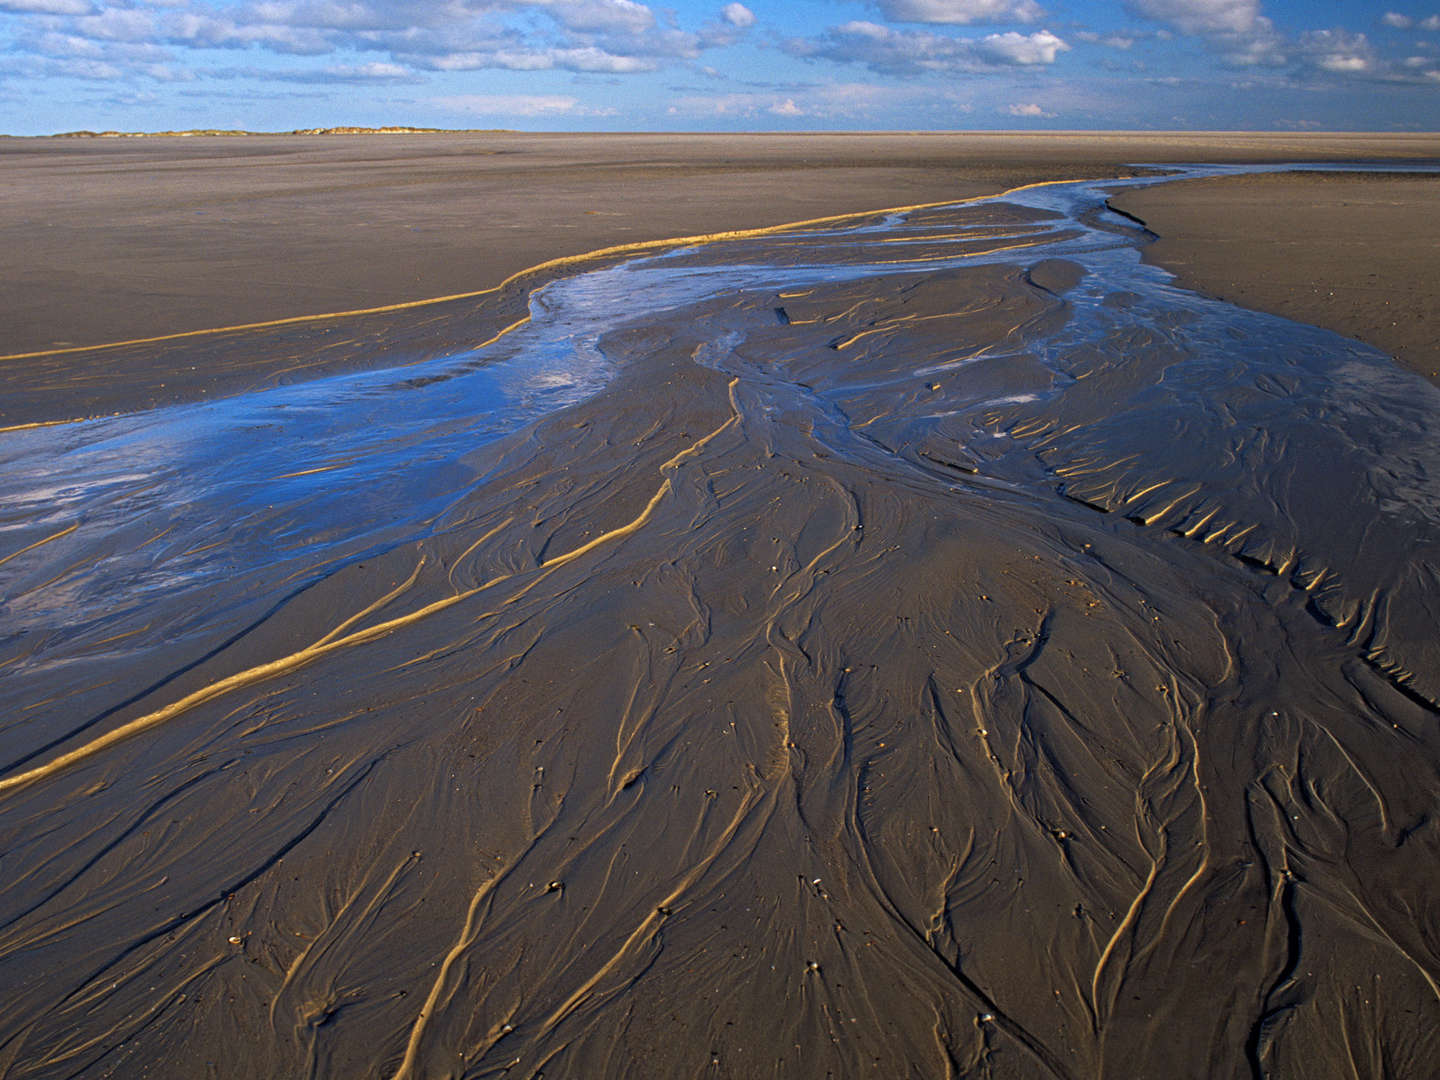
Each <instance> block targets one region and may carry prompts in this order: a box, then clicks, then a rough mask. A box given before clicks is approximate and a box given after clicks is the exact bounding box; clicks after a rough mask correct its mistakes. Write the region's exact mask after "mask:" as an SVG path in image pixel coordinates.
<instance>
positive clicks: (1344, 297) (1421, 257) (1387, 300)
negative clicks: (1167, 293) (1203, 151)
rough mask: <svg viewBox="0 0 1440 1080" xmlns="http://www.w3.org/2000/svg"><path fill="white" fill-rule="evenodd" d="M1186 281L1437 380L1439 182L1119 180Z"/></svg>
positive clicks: (1130, 209)
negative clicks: (1136, 183)
mask: <svg viewBox="0 0 1440 1080" xmlns="http://www.w3.org/2000/svg"><path fill="white" fill-rule="evenodd" d="M1114 205H1115V206H1116V207H1117V208H1119V209H1121V210H1124V211H1125V212H1126V213H1129V214H1133V215H1134V216H1135V217H1137V218H1139V219H1141V220H1143V221H1144V222H1145V223H1146V224H1147V225H1148V226H1149V227H1150V228H1151V229H1153V230H1154V231H1155V232H1156V233H1158V234H1159V239H1158V240H1157V241H1156V242H1155V243H1154V244H1153V245H1152V246H1150V247H1149V248H1147V249H1146V251H1145V257H1146V258H1147V259H1150V260H1152V261H1154V262H1155V263H1156V264H1158V265H1160V266H1163V267H1165V268H1166V269H1167V270H1170V271H1172V272H1174V273H1175V274H1178V275H1179V278H1180V281H1181V282H1182V283H1183V284H1184V285H1185V286H1186V287H1187V288H1191V289H1198V290H1201V291H1203V292H1206V293H1208V294H1210V295H1212V296H1217V297H1220V298H1221V299H1224V300H1228V301H1230V302H1231V303H1235V304H1244V305H1245V306H1246V307H1252V308H1257V309H1259V310H1261V311H1271V312H1275V313H1276V314H1279V315H1284V316H1285V317H1286V318H1289V319H1294V320H1295V321H1297V322H1304V323H1312V324H1314V325H1316V326H1325V327H1329V328H1330V329H1332V330H1335V331H1338V332H1339V333H1342V334H1345V335H1347V336H1349V337H1353V338H1358V339H1360V340H1361V341H1368V342H1369V343H1370V344H1372V345H1375V346H1377V347H1378V348H1381V349H1384V350H1385V351H1386V352H1388V353H1390V354H1391V355H1392V356H1394V357H1396V358H1397V359H1399V360H1400V361H1402V362H1403V363H1405V364H1407V365H1409V366H1410V367H1411V368H1413V369H1414V370H1415V371H1418V372H1419V373H1420V374H1422V375H1424V376H1426V377H1427V378H1429V379H1430V380H1431V381H1432V382H1437V381H1440V290H1437V289H1436V287H1435V282H1437V281H1440V182H1437V180H1436V179H1435V178H1434V177H1415V176H1406V175H1404V174H1386V175H1369V176H1357V175H1353V174H1348V175H1347V174H1344V173H1281V174H1273V175H1266V176H1243V177H1227V178H1224V179H1218V180H1195V181H1187V182H1185V183H1180V184H1173V185H1167V186H1163V187H1155V188H1149V189H1146V190H1145V191H1131V192H1125V193H1123V194H1121V195H1119V196H1117V198H1116V199H1115V203H1114Z"/></svg>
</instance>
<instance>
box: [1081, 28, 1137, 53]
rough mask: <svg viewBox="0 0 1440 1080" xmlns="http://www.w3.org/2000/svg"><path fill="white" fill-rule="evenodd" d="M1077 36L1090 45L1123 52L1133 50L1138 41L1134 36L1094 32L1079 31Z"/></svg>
mask: <svg viewBox="0 0 1440 1080" xmlns="http://www.w3.org/2000/svg"><path fill="white" fill-rule="evenodd" d="M1075 36H1076V37H1077V38H1078V39H1080V40H1081V41H1084V42H1086V43H1088V44H1090V45H1104V46H1105V47H1106V48H1107V49H1122V50H1123V49H1130V48H1133V47H1134V45H1135V42H1136V41H1137V40H1138V39H1137V38H1136V37H1135V35H1134V34H1097V33H1095V32H1094V31H1093V30H1077V31H1076V32H1075Z"/></svg>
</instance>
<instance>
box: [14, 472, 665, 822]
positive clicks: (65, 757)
mask: <svg viewBox="0 0 1440 1080" xmlns="http://www.w3.org/2000/svg"><path fill="white" fill-rule="evenodd" d="M669 491H670V481H669V479H668V478H667V479H666V480H665V481H664V482H663V483H662V484H661V485H660V488H659V490H657V491H656V492H655V494H654V495H653V496H651V498H650V501H649V502H648V503H647V504H646V505H645V509H644V510H642V511H640V515H639V516H638V517H636V518H635V519H634V520H633V521H631V522H629V523H628V524H625V525H621V526H619V527H617V528H614V529H611V530H610V531H609V532H607V533H603V534H602V535H600V536H597V537H596V538H595V539H594V540H591V541H590V542H589V543H586V544H582V545H580V546H579V547H578V548H576V549H575V550H574V551H569V552H566V553H565V554H563V555H556V556H555V557H554V558H553V559H547V560H545V562H543V563H541V564H540V569H542V570H553V569H557V568H559V567H561V566H564V565H565V564H566V563H569V562H571V561H573V560H575V559H578V558H580V557H581V556H582V555H585V554H586V553H588V552H590V551H593V550H594V549H595V548H597V547H599V546H600V545H601V544H604V543H607V542H609V541H611V540H618V539H621V538H622V537H626V536H629V535H630V534H631V533H634V532H636V531H637V530H639V529H641V528H643V527H644V525H645V524H646V523H647V522H648V521H649V520H650V517H651V515H652V514H653V513H654V512H655V507H657V506H658V505H660V500H661V499H663V498H664V497H665V495H666V494H667V493H668V492H669ZM17 554H18V552H17ZM419 572H420V568H419V567H416V570H415V575H418V574H419ZM514 576H515V575H514V574H505V575H503V576H501V577H497V578H493V579H491V580H490V581H487V582H485V583H484V584H483V585H477V586H475V587H474V588H472V589H466V590H465V591H464V592H459V593H456V594H455V595H453V596H447V597H445V598H444V599H441V600H436V601H434V602H433V603H430V604H426V605H425V606H424V607H422V608H420V609H419V610H417V611H412V612H410V613H409V614H408V615H399V616H396V617H395V618H393V619H389V620H387V621H385V622H381V623H376V624H375V625H374V626H370V627H367V628H365V629H364V630H356V631H355V632H353V633H351V634H347V635H345V636H344V637H336V636H335V635H336V634H338V633H340V631H342V630H343V629H345V627H347V626H351V625H353V624H354V623H355V621H356V620H357V619H360V618H363V617H364V616H365V615H367V614H369V613H371V612H373V611H375V610H376V609H377V608H379V607H381V606H383V605H384V604H386V603H388V602H389V601H390V600H391V599H393V598H394V597H395V596H397V595H399V594H400V593H401V592H403V591H404V590H405V589H406V588H408V587H409V586H410V584H411V582H413V581H414V580H415V576H413V575H412V577H411V578H410V580H409V581H407V582H405V583H404V584H403V585H400V586H399V587H397V588H396V589H394V590H392V591H391V592H390V593H388V594H386V595H385V596H383V597H381V598H380V599H379V600H377V601H375V602H374V603H372V604H370V605H369V606H368V607H366V608H365V610H364V611H361V612H360V613H359V614H357V615H354V616H351V617H350V618H349V619H347V620H345V622H343V623H341V624H340V625H339V626H337V627H336V628H335V629H334V630H332V631H331V632H330V633H329V634H327V635H325V637H322V638H321V639H320V640H319V641H317V642H315V644H313V645H310V646H308V647H306V648H304V649H300V650H298V651H296V652H293V653H290V654H289V655H288V656H282V657H280V658H279V659H277V660H271V661H269V662H268V663H264V664H257V665H256V666H255V667H252V668H247V669H245V670H244V671H239V672H236V673H235V674H234V675H230V676H227V677H226V678H223V679H220V680H219V681H217V682H213V683H211V684H210V685H209V686H202V687H201V688H200V689H199V690H196V691H195V692H194V693H191V694H187V695H186V696H185V697H183V698H181V699H180V700H179V701H175V702H172V703H171V704H169V705H167V706H165V707H164V708H163V709H156V710H155V711H154V712H149V713H146V714H145V715H144V716H139V717H136V718H135V719H134V720H131V721H130V722H129V723H126V724H121V725H120V726H119V727H118V728H115V729H114V730H113V731H108V732H106V733H105V734H104V735H101V736H100V737H99V738H97V739H92V740H91V741H90V742H88V743H85V744H84V745H83V746H77V747H76V748H75V749H74V750H70V751H67V752H66V753H63V754H61V755H60V756H59V757H57V758H54V759H52V760H51V761H49V762H47V763H46V764H44V765H37V766H35V767H34V768H33V769H27V770H25V771H24V772H22V773H16V774H15V775H14V776H7V777H5V778H4V779H0V795H3V794H5V793H6V792H7V791H12V790H14V789H17V788H21V787H24V786H26V785H27V784H30V783H33V782H34V781H36V780H42V779H44V778H46V777H48V776H53V775H54V774H55V773H58V772H60V771H61V770H63V769H66V768H68V767H69V766H71V765H73V764H75V763H76V762H78V761H84V760H85V759H86V758H89V757H93V756H95V755H96V754H98V753H100V752H101V751H103V750H108V749H109V748H110V747H112V746H114V745H115V744H117V743H119V742H122V741H123V740H125V739H128V738H129V737H130V736H132V735H138V734H139V733H141V732H142V731H148V730H149V729H150V728H153V727H157V726H158V725H160V724H163V723H165V722H166V721H167V720H173V719H174V718H175V717H177V716H180V715H181V714H183V713H186V712H189V711H190V710H191V709H193V708H195V707H196V706H199V705H203V704H205V702H207V701H212V700H214V699H215V698H217V697H221V696H223V695H225V694H228V693H229V692H230V691H232V690H239V689H241V688H243V687H246V686H252V685H254V684H256V683H259V682H264V681H265V680H267V679H273V678H275V677H276V676H279V675H286V674H289V673H290V672H292V671H296V670H298V669H299V668H302V667H304V666H306V665H307V664H310V663H311V662H313V661H315V660H319V659H321V658H322V657H325V656H329V655H330V654H331V653H335V652H339V651H340V650H342V649H346V648H349V647H351V646H353V645H363V644H365V643H366V642H369V641H374V640H375V639H376V638H380V637H384V636H385V635H386V634H388V633H390V632H391V631H392V630H399V629H401V628H402V627H405V626H409V625H411V624H412V623H417V622H419V621H420V620H422V619H424V618H426V617H427V616H429V615H434V614H436V613H437V612H441V611H444V610H445V609H446V608H451V607H454V606H455V605H456V604H458V603H460V602H462V601H464V600H468V599H470V598H471V597H472V596H475V595H477V594H478V593H480V592H483V591H484V590H485V589H488V588H490V587H491V586H492V585H498V584H500V583H501V582H503V581H508V580H509V579H510V578H512V577H514Z"/></svg>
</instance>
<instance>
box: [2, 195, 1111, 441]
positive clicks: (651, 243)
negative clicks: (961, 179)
mask: <svg viewBox="0 0 1440 1080" xmlns="http://www.w3.org/2000/svg"><path fill="white" fill-rule="evenodd" d="M1091 179H1098V178H1088V179H1087V178H1076V179H1073V180H1043V181H1041V182H1039V183H1036V184H1021V185H1020V186H1019V187H1013V188H1009V189H1008V190H1006V191H1002V192H1000V193H998V194H996V195H975V196H971V197H970V198H968V199H954V200H951V201H949V202H931V203H916V204H914V205H913V206H893V207H888V208H886V209H881V210H862V211H855V212H852V213H848V214H832V215H830V216H828V217H818V218H809V219H807V220H805V221H790V222H786V223H785V224H783V225H766V226H762V227H760V228H755V229H731V230H728V231H725V232H714V233H700V234H697V235H695V236H676V237H671V238H669V239H665V240H637V241H634V242H632V243H629V244H616V245H614V246H612V247H604V248H597V249H596V250H594V251H587V252H585V253H583V254H580V255H562V256H560V257H559V258H555V259H547V260H546V261H545V262H542V263H536V264H535V265H534V266H531V267H527V268H526V269H524V270H520V271H518V272H516V273H514V274H511V275H510V276H509V277H507V278H506V279H505V280H504V281H502V282H501V283H500V284H499V285H494V286H491V287H490V288H488V289H475V290H474V291H472V292H462V293H451V294H449V295H448V296H432V297H428V298H427V299H424V300H405V301H402V302H400V303H398V304H384V305H382V306H380V307H372V308H356V309H354V310H351V311H328V312H323V313H320V314H317V315H291V316H289V317H287V318H283V319H267V320H265V321H263V322H252V323H238V324H236V325H235V326H216V327H211V328H209V329H206V330H182V331H179V332H177V333H173V334H157V335H156V336H154V337H144V338H131V339H129V340H128V341H107V342H105V343H103V344H100V345H71V346H68V347H67V348H63V349H39V350H36V351H35V352H23V353H10V354H8V355H4V356H0V362H4V361H8V360H30V359H33V358H35V357H40V356H68V355H70V354H72V353H83V352H98V351H100V350H103V349H120V348H124V347H125V346H127V345H154V344H158V343H160V342H164V341H180V340H183V339H185V338H195V337H208V336H213V335H215V334H230V333H236V332H239V331H242V330H268V329H270V328H272V327H276V326H298V325H300V324H302V323H312V322H324V321H326V320H328V319H350V318H355V317H357V316H361V315H384V314H386V313H388V312H393V311H411V310H414V309H415V308H422V307H430V306H433V305H435V304H446V303H449V302H450V301H452V300H474V299H476V298H478V297H481V296H492V295H494V294H495V293H498V292H501V291H503V290H504V289H506V288H507V287H509V286H510V285H512V284H514V283H515V282H517V281H519V280H520V279H521V278H525V277H529V276H530V275H532V274H537V273H540V272H542V271H546V270H557V269H560V268H561V267H566V266H575V265H577V264H579V263H583V262H589V261H591V260H594V259H603V258H609V257H611V256H614V255H638V254H640V253H642V252H647V251H649V252H659V251H664V250H668V249H670V248H677V247H689V246H692V245H695V244H710V243H714V242H716V241H719V240H749V239H753V238H755V237H760V236H774V235H776V234H777V233H782V232H786V231H788V230H791V229H802V228H808V227H809V226H812V225H833V224H836V223H838V222H842V221H858V220H861V219H863V218H868V217H874V216H876V215H877V214H905V213H911V212H913V211H916V210H935V209H938V208H940V207H942V206H965V205H968V204H970V203H977V202H985V201H987V200H990V199H1003V198H1004V197H1005V196H1006V195H1013V194H1015V193H1016V192H1019V191H1028V190H1030V189H1031V188H1041V187H1051V186H1053V185H1056V184H1078V183H1088V182H1091ZM528 321H529V318H528V316H527V317H526V318H524V319H521V320H520V321H519V322H516V323H512V324H511V325H510V326H507V327H506V328H505V329H504V330H502V331H500V333H499V334H497V335H496V336H495V337H493V338H491V339H490V340H489V341H487V342H484V343H483V344H482V345H481V346H478V347H480V348H483V347H484V346H485V345H489V344H491V343H493V342H494V341H496V340H498V339H499V338H500V337H502V336H504V335H505V334H508V333H509V332H510V331H511V330H514V329H515V328H516V327H519V326H521V325H523V324H524V323H526V322H528ZM70 422H71V421H49V422H48V423H70ZM41 426H45V425H42V424H21V425H17V427H41ZM6 430H14V429H10V428H0V431H6Z"/></svg>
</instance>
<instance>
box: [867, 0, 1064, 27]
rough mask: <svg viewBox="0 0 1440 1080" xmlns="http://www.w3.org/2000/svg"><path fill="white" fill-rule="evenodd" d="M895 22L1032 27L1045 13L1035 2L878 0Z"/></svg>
mask: <svg viewBox="0 0 1440 1080" xmlns="http://www.w3.org/2000/svg"><path fill="white" fill-rule="evenodd" d="M876 4H877V6H878V7H879V8H880V10H881V11H883V12H884V13H885V17H886V18H888V19H890V20H891V21H892V22H910V23H943V24H949V25H960V26H964V25H969V24H971V23H1009V22H1022V23H1031V22H1036V21H1037V20H1039V19H1041V18H1043V17H1044V15H1045V12H1044V10H1043V9H1042V8H1041V7H1040V5H1039V4H1037V3H1035V2H1034V0H876Z"/></svg>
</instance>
